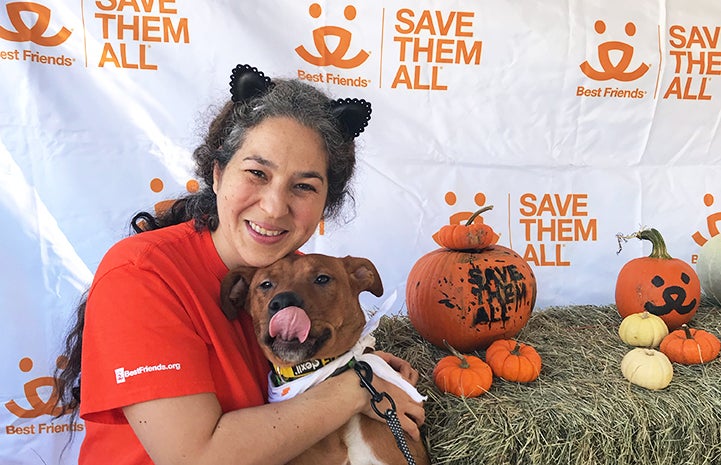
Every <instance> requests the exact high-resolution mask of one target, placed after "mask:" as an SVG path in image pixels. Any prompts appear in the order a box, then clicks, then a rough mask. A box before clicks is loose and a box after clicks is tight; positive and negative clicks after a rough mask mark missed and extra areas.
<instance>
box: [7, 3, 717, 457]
mask: <svg viewBox="0 0 721 465" xmlns="http://www.w3.org/2000/svg"><path fill="white" fill-rule="evenodd" d="M719 41H721V2H718V0H694V1H688V0H668V1H658V0H638V1H634V2H629V1H627V0H573V1H567V0H545V1H540V0H536V1H532V0H531V1H524V2H516V1H513V0H496V1H484V0H475V1H473V0H465V1H460V0H458V1H450V0H443V1H441V0H413V1H410V0H383V1H381V0H345V1H340V0H327V1H313V0H292V1H291V0H264V1H262V2H261V1H257V2H251V1H228V0H214V1H204V2H198V1H191V0H96V1H91V0H72V1H71V0H39V1H36V2H16V1H9V2H8V1H4V2H2V6H1V7H0V83H1V84H2V85H0V214H1V215H2V219H3V222H2V224H3V228H2V231H1V232H0V244H2V245H1V246H0V250H1V251H2V254H1V255H0V258H1V259H2V264H3V270H4V271H3V274H4V276H3V279H1V280H0V303H1V304H2V307H1V311H2V316H3V321H5V323H4V324H3V329H2V335H1V337H0V353H1V354H2V356H1V361H2V363H1V365H0V424H1V425H2V431H3V433H4V434H2V436H1V437H0V462H1V463H3V464H7V465H10V464H57V463H62V464H70V463H74V462H75V461H76V456H77V444H78V442H79V440H80V439H82V434H83V424H82V423H80V424H79V425H77V428H76V429H77V431H75V433H76V441H75V442H74V443H72V444H71V445H70V446H69V447H68V448H67V449H66V450H65V453H64V454H63V455H62V456H61V450H62V449H63V447H65V445H66V444H67V441H68V439H69V435H70V429H71V428H70V426H69V420H68V418H67V417H60V418H57V419H55V418H54V416H53V413H54V412H53V410H52V404H53V401H54V396H55V395H56V393H54V392H53V389H52V373H53V370H54V369H55V368H56V366H58V364H62V363H63V360H58V358H57V355H58V353H59V351H60V344H61V339H62V334H63V333H64V331H65V330H66V328H67V322H68V320H69V317H70V315H71V313H72V311H73V309H74V307H75V305H76V304H77V302H78V300H79V299H80V297H81V294H82V292H83V291H84V290H85V288H86V287H87V286H88V284H89V282H90V280H91V279H92V274H93V272H94V270H95V269H96V267H97V264H98V263H99V261H100V259H101V257H102V256H103V254H104V253H105V251H106V250H107V249H108V247H109V246H110V245H111V244H113V243H114V242H116V241H117V240H119V239H121V238H122V237H124V236H125V235H127V234H129V232H130V230H129V227H128V221H129V219H130V218H131V216H132V215H133V214H134V213H136V212H138V211H140V210H143V209H153V208H157V206H158V205H160V204H161V202H162V201H164V200H168V199H172V198H174V197H176V196H178V195H180V194H182V193H184V192H185V191H188V190H189V191H192V190H194V189H197V181H196V180H195V179H194V178H193V172H192V163H191V160H190V153H191V151H192V149H193V147H194V145H195V144H196V143H197V142H198V141H199V134H200V131H202V129H203V127H204V125H205V124H206V123H207V121H208V115H209V109H210V108H211V107H212V106H217V105H219V104H221V103H222V102H223V101H224V100H226V99H227V98H228V82H229V76H230V72H231V70H232V68H233V67H234V66H235V65H236V64H238V63H249V64H251V65H254V66H257V67H258V68H259V69H261V70H263V71H264V72H265V73H266V74H267V75H269V76H271V77H297V78H300V79H304V80H307V81H308V82H312V83H314V84H315V85H317V86H319V87H320V88H322V89H324V90H327V91H328V92H329V93H330V94H331V95H332V96H333V97H336V98H338V97H357V98H364V99H366V100H369V101H371V102H372V104H373V116H372V119H371V122H370V125H369V127H368V128H367V129H366V131H365V132H364V133H363V134H362V135H361V137H360V138H359V139H358V141H359V153H358V157H359V169H358V177H357V180H356V182H355V185H354V187H355V193H356V195H355V197H356V205H355V208H354V209H353V210H352V211H349V212H348V213H349V214H348V218H347V219H348V220H349V221H348V222H340V223H335V224H322V225H321V228H319V230H318V231H317V233H316V234H315V235H314V237H313V238H312V240H311V241H310V242H309V243H308V245H307V247H306V249H305V251H315V252H322V253H328V254H332V255H356V256H364V257H368V258H370V259H371V260H373V261H374V262H375V264H376V265H377V266H378V269H379V271H380V273H381V275H382V278H383V281H384V284H385V287H386V292H387V294H390V293H391V292H393V291H397V292H398V295H405V282H406V277H407V275H408V272H409V270H410V268H411V267H412V266H413V264H414V263H415V261H416V260H417V259H418V258H419V257H420V256H422V255H423V254H425V253H427V252H430V251H431V250H433V249H435V248H436V245H435V243H434V242H433V241H432V239H431V235H432V234H433V233H434V232H435V231H436V230H438V229H439V228H440V227H441V226H442V225H444V224H447V223H460V222H463V221H465V220H466V219H467V218H468V217H469V216H470V214H471V213H472V212H473V211H475V210H477V209H478V208H479V207H480V206H482V205H494V209H493V210H491V211H489V212H486V213H484V215H483V216H484V221H485V222H486V223H487V224H490V225H491V226H493V227H494V228H495V230H496V231H497V232H498V233H499V234H500V237H501V239H500V243H501V244H502V245H506V246H509V247H511V248H513V249H514V250H515V251H517V252H518V253H519V254H521V255H522V256H523V257H524V258H525V259H526V260H527V261H528V262H529V263H530V264H531V265H532V266H533V268H534V270H535V273H536V276H537V279H538V301H537V306H536V310H537V311H541V310H542V309H543V308H544V307H548V306H554V305H568V304H608V303H612V302H613V295H614V294H613V293H614V285H615V278H616V275H617V273H618V271H619V270H620V268H621V266H623V264H624V263H625V262H626V261H628V260H630V259H631V258H636V257H639V256H642V255H645V254H648V253H649V252H650V247H649V245H648V244H644V243H642V241H634V242H629V243H628V244H627V245H626V246H625V247H624V249H623V251H622V252H621V253H620V254H617V249H618V244H617V242H616V238H615V235H616V233H618V232H622V233H626V234H628V233H631V232H634V231H637V230H639V229H640V228H641V227H655V228H657V229H659V230H660V231H661V232H662V234H663V235H664V237H665V239H666V243H667V245H668V249H669V252H670V253H671V254H672V255H673V256H675V257H677V258H681V259H683V260H686V261H688V262H689V263H694V262H695V257H696V254H697V253H698V250H699V248H700V246H701V245H702V244H703V243H704V242H705V241H706V240H708V239H709V238H710V237H711V236H714V235H717V234H719V227H720V226H721V183H720V182H719V179H721V137H720V135H719V124H720V122H721V111H720V110H721V78H719V75H721V45H720V44H719ZM365 304H366V305H378V304H377V302H376V301H372V300H370V301H366V302H365ZM396 305H397V308H396V309H395V311H396V312H398V313H403V312H405V305H404V302H403V299H398V301H397V302H396ZM119 311H122V305H119ZM60 366H62V365H60Z"/></svg>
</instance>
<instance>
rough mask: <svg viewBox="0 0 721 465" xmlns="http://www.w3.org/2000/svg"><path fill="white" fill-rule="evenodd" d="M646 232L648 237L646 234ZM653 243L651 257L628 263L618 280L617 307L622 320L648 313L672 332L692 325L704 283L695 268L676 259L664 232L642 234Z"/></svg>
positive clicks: (640, 235) (641, 237) (652, 230)
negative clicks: (666, 244)
mask: <svg viewBox="0 0 721 465" xmlns="http://www.w3.org/2000/svg"><path fill="white" fill-rule="evenodd" d="M645 233H646V234H645ZM638 234H639V236H638V237H639V239H648V240H650V241H651V242H652V243H653V251H652V252H651V255H650V256H648V257H642V258H635V259H633V260H631V261H629V262H628V263H626V264H625V265H624V266H623V268H621V271H620V272H619V273H618V279H617V281H616V307H617V308H618V313H619V314H620V315H621V316H622V317H624V318H625V317H627V316H628V315H631V314H632V313H641V312H643V311H644V310H645V311H648V312H649V313H653V314H654V315H657V316H659V317H661V318H662V319H663V321H664V322H665V323H666V325H667V326H668V328H669V330H674V329H676V328H678V327H680V326H681V325H682V324H684V323H688V322H689V321H690V320H691V318H693V316H694V315H695V314H696V310H697V309H698V306H699V303H700V301H701V283H700V282H699V279H698V276H697V275H696V272H695V271H694V270H693V268H691V265H689V264H688V263H686V262H684V261H683V260H679V259H676V258H672V257H671V256H670V255H668V252H666V246H665V244H664V242H663V238H662V237H661V235H660V233H658V231H656V230H655V229H650V230H647V231H641V232H640V233H638Z"/></svg>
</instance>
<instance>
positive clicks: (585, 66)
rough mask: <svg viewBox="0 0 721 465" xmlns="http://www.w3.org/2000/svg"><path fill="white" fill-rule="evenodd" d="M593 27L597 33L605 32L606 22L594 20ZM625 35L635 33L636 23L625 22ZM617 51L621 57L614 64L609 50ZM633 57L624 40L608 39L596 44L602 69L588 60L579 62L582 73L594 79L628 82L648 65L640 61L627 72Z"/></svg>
mask: <svg viewBox="0 0 721 465" xmlns="http://www.w3.org/2000/svg"><path fill="white" fill-rule="evenodd" d="M594 29H595V30H596V32H597V33H598V34H603V33H604V32H606V23H604V22H603V21H601V20H598V21H596V23H595V24H594ZM625 29H626V35H628V36H629V37H632V36H634V35H635V34H636V25H635V24H634V23H632V22H628V23H626V28H625ZM612 51H617V52H620V53H621V58H620V59H619V60H618V63H616V64H615V65H614V64H613V63H612V62H611V52H612ZM632 58H633V47H632V46H631V45H629V44H627V43H625V42H620V41H617V40H609V41H607V42H603V43H602V44H600V45H599V46H598V61H599V63H600V64H601V68H603V70H602V71H598V70H596V69H595V68H594V67H593V66H591V64H590V63H589V62H588V61H584V62H583V63H582V64H581V71H583V74H585V75H586V76H588V77H590V78H591V79H594V80H596V81H608V80H610V79H615V80H617V81H622V82H628V81H634V80H636V79H638V78H640V77H641V76H643V75H644V74H646V71H648V65H647V64H646V63H642V64H641V65H639V67H638V68H636V69H635V70H634V71H629V72H627V71H626V70H627V69H628V67H629V65H630V64H631V59H632Z"/></svg>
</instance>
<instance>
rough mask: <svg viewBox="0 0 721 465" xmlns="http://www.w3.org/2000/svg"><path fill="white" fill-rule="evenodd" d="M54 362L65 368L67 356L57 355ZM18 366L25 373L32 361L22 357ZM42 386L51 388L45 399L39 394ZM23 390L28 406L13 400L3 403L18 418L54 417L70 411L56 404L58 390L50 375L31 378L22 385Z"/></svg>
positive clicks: (30, 368) (31, 366) (31, 365)
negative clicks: (22, 405)
mask: <svg viewBox="0 0 721 465" xmlns="http://www.w3.org/2000/svg"><path fill="white" fill-rule="evenodd" d="M56 364H57V367H58V368H65V366H67V358H65V357H63V356H60V357H58V359H57V360H56ZM18 366H19V367H20V371H22V372H23V373H27V372H29V371H30V370H32V368H33V361H32V359H31V358H29V357H24V358H23V359H21V360H20V363H19V364H18ZM44 387H51V388H52V391H51V392H50V395H49V396H48V399H47V400H43V398H42V397H41V396H40V389H41V388H44ZM23 392H24V393H25V400H26V401H27V403H28V404H30V408H25V407H21V406H20V405H19V404H18V403H17V402H15V401H14V400H10V401H8V402H6V403H5V408H6V409H8V411H10V413H12V414H13V415H15V416H17V417H19V418H37V417H39V416H40V415H51V416H53V417H56V416H59V415H63V414H65V413H70V412H68V411H67V409H66V408H65V407H64V406H62V405H58V398H59V396H58V391H57V387H56V386H55V378H53V377H52V376H40V377H39V378H34V379H31V380H30V381H28V382H27V383H25V385H24V386H23Z"/></svg>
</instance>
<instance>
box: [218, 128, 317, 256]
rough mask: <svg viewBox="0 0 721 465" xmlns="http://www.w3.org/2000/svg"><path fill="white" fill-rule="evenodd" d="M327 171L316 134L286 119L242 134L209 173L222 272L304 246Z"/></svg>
mask: <svg viewBox="0 0 721 465" xmlns="http://www.w3.org/2000/svg"><path fill="white" fill-rule="evenodd" d="M327 168H328V162H327V155H326V151H325V144H324V143H323V140H322V138H321V136H320V134H318V133H317V132H315V131H314V130H312V129H310V128H308V127H306V126H303V125H301V124H299V123H298V122H296V121H295V120H293V119H291V118H286V117H273V118H268V119H266V120H265V121H263V122H262V123H260V124H259V125H258V126H256V127H254V128H253V129H251V130H250V131H248V133H247V135H246V139H245V142H244V143H243V145H242V146H241V148H240V149H239V150H238V151H237V152H236V153H235V154H234V155H233V157H232V158H231V160H230V162H229V163H228V165H227V166H226V167H225V169H223V170H221V169H220V168H218V166H216V167H215V170H214V172H213V181H214V184H213V190H214V191H215V193H216V195H217V198H218V219H219V221H220V225H219V226H218V229H216V230H215V231H214V232H213V233H212V237H213V242H214V243H215V247H216V249H217V250H218V253H219V254H220V258H221V259H222V260H223V262H225V264H226V265H227V266H228V268H232V267H235V266H238V265H249V266H257V267H261V266H265V265H269V264H271V263H273V262H274V261H276V260H278V259H279V258H281V257H283V256H285V255H288V254H289V253H291V252H293V251H295V250H297V249H298V248H300V246H302V245H303V244H305V242H306V241H307V240H308V239H309V238H310V236H311V235H312V234H313V232H314V231H315V228H316V227H317V226H318V223H319V222H320V219H321V217H322V215H323V210H324V208H325V202H326V198H327V196H328V178H327V171H328V169H327Z"/></svg>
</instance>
